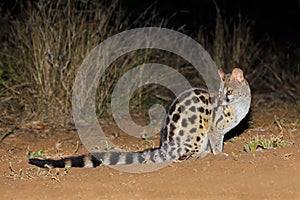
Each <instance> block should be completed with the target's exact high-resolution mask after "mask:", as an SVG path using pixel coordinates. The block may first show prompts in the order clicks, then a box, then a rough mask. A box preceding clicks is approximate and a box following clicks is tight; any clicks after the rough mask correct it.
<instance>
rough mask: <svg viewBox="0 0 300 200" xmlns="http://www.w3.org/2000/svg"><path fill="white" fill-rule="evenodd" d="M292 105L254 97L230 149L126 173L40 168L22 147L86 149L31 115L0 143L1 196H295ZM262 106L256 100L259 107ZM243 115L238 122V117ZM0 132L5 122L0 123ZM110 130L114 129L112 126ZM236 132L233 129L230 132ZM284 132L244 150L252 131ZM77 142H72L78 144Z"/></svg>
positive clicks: (118, 138)
mask: <svg viewBox="0 0 300 200" xmlns="http://www.w3.org/2000/svg"><path fill="white" fill-rule="evenodd" d="M294 106H295V105H281V106H279V107H278V106H271V107H267V106H265V107H264V108H263V109H255V107H259V106H257V105H253V106H252V107H254V108H252V111H251V115H250V117H249V118H248V121H247V122H248V124H249V125H248V127H247V126H246V127H245V126H243V127H242V128H238V129H235V130H234V131H233V132H232V133H231V135H230V137H229V138H228V139H227V140H226V142H225V143H224V152H225V153H227V154H228V155H229V156H228V157H226V156H214V155H208V156H206V157H205V158H203V159H200V160H189V161H184V162H180V163H173V164H171V165H169V166H167V167H165V168H163V169H160V170H157V171H153V172H149V173H142V174H133V173H126V172H122V171H118V170H115V169H112V168H110V167H107V166H101V167H98V168H95V169H75V168H72V169H68V170H64V169H60V170H56V169H52V170H50V171H49V170H47V169H39V168H37V167H35V166H31V165H29V164H28V154H29V153H33V152H34V153H36V154H37V153H38V151H40V150H42V149H45V151H44V152H40V153H41V154H42V155H47V156H50V157H59V156H62V155H70V154H73V153H75V154H81V153H85V152H86V150H85V148H84V147H83V146H82V145H81V143H80V140H79V137H78V135H77V133H76V131H75V130H73V129H72V126H71V128H70V127H64V125H56V126H54V125H51V124H45V123H40V122H30V123H27V124H24V125H19V126H17V129H16V130H14V131H13V132H12V133H11V134H10V135H9V136H7V137H6V138H5V139H4V140H3V141H2V142H1V143H0V160H1V162H0V177H1V178H0V184H1V187H0V196H1V199H300V170H299V169H300V119H299V113H297V111H296V109H295V107H294ZM260 108H261V107H260ZM244 123H245V122H244ZM0 128H1V133H5V132H6V131H7V130H8V129H9V127H7V126H4V125H3V126H2V127H0ZM108 128H109V129H107V132H109V133H110V134H111V135H112V136H114V141H115V142H116V143H117V144H122V145H124V146H126V147H127V148H128V149H131V150H140V148H142V147H143V148H144V147H149V146H152V145H153V144H152V142H154V143H156V144H157V142H158V136H156V137H155V138H153V139H152V138H151V141H150V142H149V141H145V140H137V139H132V138H130V137H128V136H126V135H123V134H122V133H119V132H120V131H119V130H118V129H116V128H114V127H108ZM116 132H117V133H116ZM235 134H238V136H235V137H233V135H235ZM280 134H283V136H284V140H285V141H286V143H287V145H286V147H284V148H281V147H276V148H271V149H264V150H262V149H259V150H258V151H255V152H254V153H247V152H245V151H244V145H245V144H247V143H248V142H249V140H250V139H251V138H254V137H256V136H258V137H259V138H270V136H271V135H274V136H278V135H280ZM78 144H79V145H78Z"/></svg>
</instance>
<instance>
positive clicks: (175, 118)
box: [172, 113, 180, 122]
mask: <svg viewBox="0 0 300 200" xmlns="http://www.w3.org/2000/svg"><path fill="white" fill-rule="evenodd" d="M179 118H180V115H179V114H177V113H176V114H174V115H173V118H172V119H173V121H174V122H177V121H178V119H179Z"/></svg>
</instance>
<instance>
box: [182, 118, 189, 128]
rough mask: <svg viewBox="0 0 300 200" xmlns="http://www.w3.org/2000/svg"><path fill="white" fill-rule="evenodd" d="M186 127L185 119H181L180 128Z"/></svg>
mask: <svg viewBox="0 0 300 200" xmlns="http://www.w3.org/2000/svg"><path fill="white" fill-rule="evenodd" d="M187 125H188V124H187V121H186V119H183V120H182V122H181V126H182V127H187Z"/></svg>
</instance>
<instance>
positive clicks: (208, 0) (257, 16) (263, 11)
mask: <svg viewBox="0 0 300 200" xmlns="http://www.w3.org/2000/svg"><path fill="white" fill-rule="evenodd" d="M120 3H121V7H122V9H124V11H125V12H126V14H128V16H130V19H131V20H134V19H135V18H137V17H139V15H141V13H143V12H144V11H145V10H146V9H147V8H149V7H150V6H153V7H154V8H155V9H156V11H157V13H158V17H159V18H165V19H168V21H169V22H168V25H169V26H170V27H174V28H177V27H181V26H183V25H184V26H185V29H187V30H188V31H189V32H191V33H196V32H197V31H199V26H204V27H206V28H207V29H213V28H214V23H215V15H216V9H215V6H214V3H213V1H212V0H160V1H159V0H158V1H151V0H121V1H120ZM216 3H217V4H218V7H219V8H220V10H221V12H222V13H221V14H222V16H223V17H226V18H227V19H231V18H234V17H236V16H237V15H239V14H241V16H243V18H246V19H249V20H252V21H253V22H254V28H253V31H254V36H255V38H256V39H258V40H259V39H264V37H271V39H274V40H275V41H276V42H277V43H278V44H279V45H281V46H283V47H285V48H291V47H293V46H295V45H299V44H300V1H299V0H285V1H283V0H282V1H274V0H216ZM20 4H22V1H17V0H5V1H2V2H0V6H1V12H2V14H6V13H10V14H11V15H12V16H16V15H18V14H19V12H20ZM149 17H151V16H149Z"/></svg>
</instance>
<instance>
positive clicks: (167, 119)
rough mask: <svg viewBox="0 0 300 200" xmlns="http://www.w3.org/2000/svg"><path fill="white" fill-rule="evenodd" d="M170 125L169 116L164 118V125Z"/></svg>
mask: <svg viewBox="0 0 300 200" xmlns="http://www.w3.org/2000/svg"><path fill="white" fill-rule="evenodd" d="M169 123H170V118H169V116H168V117H167V118H166V125H168V124H169Z"/></svg>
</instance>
